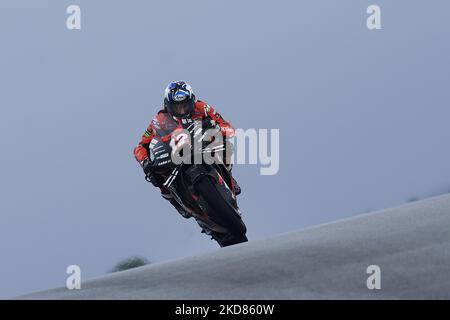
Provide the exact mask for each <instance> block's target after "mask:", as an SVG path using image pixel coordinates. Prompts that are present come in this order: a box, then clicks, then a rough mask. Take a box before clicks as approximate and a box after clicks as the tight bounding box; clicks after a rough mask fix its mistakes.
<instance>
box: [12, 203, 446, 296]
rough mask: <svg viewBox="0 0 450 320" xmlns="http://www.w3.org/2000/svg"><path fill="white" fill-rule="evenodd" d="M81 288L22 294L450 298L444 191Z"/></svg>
mask: <svg viewBox="0 0 450 320" xmlns="http://www.w3.org/2000/svg"><path fill="white" fill-rule="evenodd" d="M249 227H250V228H251V226H249ZM370 265H377V266H379V267H380V271H381V273H380V279H381V289H380V290H377V289H375V290H369V289H368V288H367V278H368V277H369V276H370V274H368V273H367V268H368V266H370ZM81 286H82V287H81V289H80V290H68V289H66V288H57V289H52V290H48V291H43V292H37V293H34V294H30V295H27V296H22V297H19V299H450V195H444V196H439V197H434V198H430V199H426V200H422V201H417V202H413V203H409V204H406V205H403V206H400V207H396V208H391V209H386V210H382V211H377V212H373V213H370V214H364V215H360V216H356V217H352V218H349V219H345V220H340V221H337V222H332V223H327V224H324V225H319V226H316V227H312V228H308V229H303V230H299V231H294V232H290V233H286V234H282V235H279V236H275V237H271V238H268V239H263V240H257V241H250V242H248V243H245V244H239V245H235V246H231V247H228V248H218V249H217V250H213V251H211V252H208V253H205V254H201V255H197V256H192V257H187V258H182V259H177V260H173V261H168V262H162V263H156V264H153V265H149V266H144V267H140V268H136V269H132V270H127V271H123V272H118V273H114V274H109V275H106V276H103V277H100V278H97V279H93V280H89V281H85V282H82V285H81Z"/></svg>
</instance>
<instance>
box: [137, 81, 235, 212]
mask: <svg viewBox="0 0 450 320" xmlns="http://www.w3.org/2000/svg"><path fill="white" fill-rule="evenodd" d="M161 115H169V116H171V117H173V118H174V119H175V120H178V119H185V118H191V119H193V120H201V121H202V122H204V121H209V122H210V123H212V124H217V125H218V127H219V128H220V131H221V133H222V135H223V137H224V141H225V143H230V142H229V141H228V140H227V138H231V137H233V136H234V128H233V127H232V126H231V124H230V123H229V122H227V121H226V120H225V119H223V118H222V116H221V115H220V114H219V113H218V112H217V111H215V110H214V108H213V107H211V106H210V105H208V104H207V103H205V102H203V101H201V100H198V99H196V97H195V95H194V93H193V91H192V88H191V86H190V85H189V84H188V83H186V82H184V81H175V82H171V83H169V85H168V86H167V87H166V89H165V92H164V108H162V109H161V110H159V111H158V113H157V115H156V117H155V118H154V119H153V120H152V122H151V123H150V125H149V126H148V127H147V129H146V130H145V132H144V134H143V135H142V138H141V141H140V142H139V144H138V145H137V146H136V148H134V151H133V152H134V156H135V158H136V160H137V161H138V162H139V163H140V165H141V167H142V169H143V170H144V173H145V175H146V176H147V179H148V180H149V181H151V182H152V184H153V185H154V186H155V187H159V188H160V190H161V196H162V197H163V198H164V199H166V200H168V201H169V202H170V203H171V204H172V205H173V206H174V207H175V208H176V209H177V211H178V212H179V213H180V214H181V215H182V216H183V217H185V218H189V217H190V216H191V215H190V214H189V213H187V212H186V211H185V210H184V209H183V208H182V207H181V206H180V205H179V204H178V202H177V201H176V200H175V199H174V198H173V196H172V194H171V193H170V192H169V190H167V189H166V188H165V187H164V186H163V183H164V178H163V177H161V176H160V175H158V174H156V173H152V165H153V163H152V161H151V160H150V158H149V145H150V141H151V140H152V139H153V137H154V136H155V135H156V133H155V130H156V128H155V125H158V117H159V116H161ZM228 160H229V159H228ZM226 162H228V163H225V164H226V167H227V169H228V171H229V172H230V174H231V168H232V164H231V163H229V162H230V161H226ZM233 185H234V191H235V194H236V195H238V194H240V193H241V189H240V187H239V185H238V184H237V183H236V180H234V179H233Z"/></svg>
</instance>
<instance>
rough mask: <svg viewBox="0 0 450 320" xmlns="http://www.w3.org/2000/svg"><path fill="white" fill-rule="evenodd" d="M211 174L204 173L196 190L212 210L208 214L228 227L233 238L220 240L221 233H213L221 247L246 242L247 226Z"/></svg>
mask: <svg viewBox="0 0 450 320" xmlns="http://www.w3.org/2000/svg"><path fill="white" fill-rule="evenodd" d="M213 179H214V178H213V177H212V176H209V175H204V176H203V177H201V178H200V179H199V181H197V182H196V184H195V190H196V191H197V192H198V194H199V195H200V196H202V197H203V199H204V200H205V201H206V203H207V204H208V207H209V208H210V210H208V212H207V214H208V216H209V218H210V219H211V220H212V221H214V222H215V223H217V224H219V225H221V226H223V227H225V228H227V229H228V230H229V231H230V233H231V236H232V237H231V239H227V240H225V241H222V240H220V235H213V238H214V239H215V240H216V241H217V242H218V243H219V245H220V246H221V247H226V246H229V245H233V244H237V243H241V242H246V241H248V239H247V237H246V235H245V234H246V232H247V227H246V226H245V224H244V222H243V221H242V218H241V217H240V215H239V214H238V213H237V212H236V209H235V208H234V207H233V206H232V205H231V204H230V203H229V202H228V201H227V200H226V199H225V197H224V195H223V194H222V192H221V191H220V190H219V187H220V186H219V185H218V184H217V183H216V182H215V181H214V180H213Z"/></svg>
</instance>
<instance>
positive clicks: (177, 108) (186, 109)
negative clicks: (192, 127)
mask: <svg viewBox="0 0 450 320" xmlns="http://www.w3.org/2000/svg"><path fill="white" fill-rule="evenodd" d="M168 107H169V112H170V113H171V114H173V115H174V116H176V117H186V116H189V115H190V114H191V112H192V111H193V110H194V104H193V102H192V101H190V100H187V101H183V102H177V103H174V102H172V103H170V104H169V106H168Z"/></svg>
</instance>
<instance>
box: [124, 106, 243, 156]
mask: <svg viewBox="0 0 450 320" xmlns="http://www.w3.org/2000/svg"><path fill="white" fill-rule="evenodd" d="M166 115H167V114H166V111H165V110H164V109H161V110H160V111H159V112H158V114H157V115H156V117H155V118H154V119H153V121H152V122H151V123H150V125H149V126H148V127H147V129H146V130H145V132H144V134H143V135H142V138H141V141H139V144H138V145H137V146H136V147H135V148H134V150H133V153H134V156H135V158H136V160H137V161H138V162H142V161H143V160H145V159H146V158H148V152H149V151H148V147H149V144H150V141H151V140H152V139H153V137H154V136H155V135H156V132H155V127H154V123H155V122H156V123H158V120H159V119H160V118H161V117H163V116H166ZM208 117H209V118H210V119H211V120H214V121H215V122H216V123H217V124H218V125H219V127H220V130H221V131H222V134H223V136H224V137H233V136H234V128H233V127H232V126H231V124H230V123H229V122H227V121H226V120H225V119H224V118H222V116H221V115H220V114H219V113H218V112H217V111H215V110H214V108H213V107H211V106H210V105H208V104H207V103H205V102H203V101H201V100H197V101H196V102H195V108H194V111H193V112H192V114H191V118H192V119H193V120H203V119H206V118H208Z"/></svg>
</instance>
